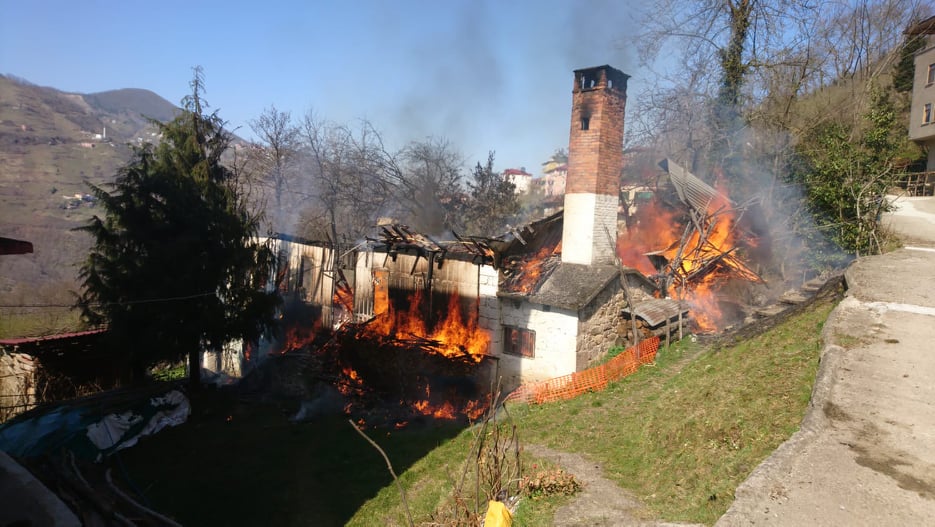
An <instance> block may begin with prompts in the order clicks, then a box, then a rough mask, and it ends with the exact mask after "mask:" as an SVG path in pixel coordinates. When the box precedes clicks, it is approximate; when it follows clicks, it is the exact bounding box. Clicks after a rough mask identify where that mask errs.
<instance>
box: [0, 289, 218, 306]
mask: <svg viewBox="0 0 935 527" xmlns="http://www.w3.org/2000/svg"><path fill="white" fill-rule="evenodd" d="M216 295H217V293H196V294H193V295H184V296H170V297H162V298H147V299H142V300H124V301H122V302H87V303H85V304H0V308H3V309H17V308H73V307H80V306H81V305H86V306H128V305H134V304H152V303H156V302H175V301H179V300H191V299H194V298H203V297H206V296H216Z"/></svg>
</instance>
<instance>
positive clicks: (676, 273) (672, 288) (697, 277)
mask: <svg viewBox="0 0 935 527" xmlns="http://www.w3.org/2000/svg"><path fill="white" fill-rule="evenodd" d="M717 190H718V195H717V196H716V197H715V198H714V199H713V200H712V202H711V203H710V204H708V208H707V211H706V212H707V214H706V215H705V217H704V218H701V219H700V222H699V226H700V227H701V228H702V229H704V235H703V233H702V232H701V231H699V230H698V228H691V227H694V226H695V224H689V225H688V227H689V228H688V229H686V225H684V224H683V223H682V222H680V221H679V215H678V214H677V213H676V211H673V210H666V209H664V208H663V207H661V206H660V205H658V204H657V202H655V201H653V202H651V203H647V204H645V205H643V206H642V207H641V208H640V210H639V213H638V223H636V224H635V225H633V226H631V228H628V231H627V232H626V233H625V234H623V235H621V236H620V237H619V238H618V241H617V255H618V256H619V257H620V260H621V262H623V263H624V265H627V266H629V267H633V268H635V269H637V270H639V271H641V272H642V273H644V274H649V275H652V274H658V273H659V272H660V270H658V269H656V268H654V266H653V265H652V263H651V261H650V260H649V258H648V257H647V256H646V254H647V253H656V254H661V255H662V256H664V257H665V259H666V261H668V265H667V268H666V269H664V270H663V273H664V274H668V275H670V276H672V277H673V278H674V282H673V283H672V284H670V285H669V288H668V291H666V294H667V296H669V297H672V298H681V299H683V300H685V301H686V302H688V304H689V305H690V306H691V308H692V314H693V317H694V321H695V324H696V325H697V326H698V327H699V329H700V330H702V331H716V330H717V329H719V328H721V327H723V325H724V323H725V322H726V321H725V320H724V315H723V313H722V312H721V309H720V305H719V303H718V292H719V290H720V288H721V286H723V285H724V283H725V282H726V280H727V279H729V278H730V277H739V278H744V279H747V280H758V279H759V277H757V276H756V274H755V273H753V272H752V271H750V270H749V269H748V268H747V267H746V265H744V264H743V262H742V261H740V260H739V259H738V258H737V257H736V256H735V255H734V251H735V249H736V242H737V240H736V239H735V230H734V224H735V222H736V215H735V211H734V209H733V208H732V207H731V205H730V200H729V199H728V197H727V193H726V192H725V191H724V190H723V189H722V188H718V189H717ZM686 235H687V236H688V237H687V238H685V236H686ZM683 239H684V241H683ZM715 264H716V265H715Z"/></svg>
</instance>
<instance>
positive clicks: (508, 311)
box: [244, 65, 686, 416]
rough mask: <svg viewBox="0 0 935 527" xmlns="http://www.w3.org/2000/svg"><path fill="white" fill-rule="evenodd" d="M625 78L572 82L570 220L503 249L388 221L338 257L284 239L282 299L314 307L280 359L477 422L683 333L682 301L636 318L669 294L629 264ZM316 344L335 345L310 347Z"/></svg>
mask: <svg viewBox="0 0 935 527" xmlns="http://www.w3.org/2000/svg"><path fill="white" fill-rule="evenodd" d="M627 79H628V76H627V75H626V74H624V73H623V72H621V71H619V70H617V69H615V68H612V67H610V66H606V65H605V66H598V67H593V68H586V69H581V70H576V71H575V72H574V85H573V89H572V111H571V127H570V137H569V148H568V156H569V157H568V172H567V181H566V190H565V197H564V200H565V201H564V210H563V211H560V212H558V213H555V214H553V215H551V216H549V217H547V218H544V219H541V220H539V221H536V222H533V223H531V224H529V225H526V226H524V227H522V228H519V229H514V230H513V231H512V232H510V233H508V234H506V235H504V236H502V237H499V238H458V239H456V240H449V241H439V240H435V239H432V238H431V237H429V236H426V235H424V234H421V233H416V232H413V231H411V230H409V229H408V228H406V227H405V226H401V225H385V226H383V227H381V234H380V236H379V237H378V238H374V239H372V240H369V243H366V244H361V245H359V246H358V247H356V248H354V249H352V250H348V251H344V252H343V253H340V254H338V253H336V252H335V251H334V249H333V248H332V247H331V246H330V245H329V244H327V243H313V242H309V241H307V240H299V239H296V238H290V237H285V236H280V237H278V238H277V239H276V240H274V242H275V245H276V249H277V251H278V252H279V254H280V260H281V262H282V263H283V268H282V271H281V273H280V276H279V277H277V278H278V283H279V284H280V286H279V287H280V290H281V292H282V293H283V296H284V298H285V299H286V304H287V306H288V305H289V304H290V303H294V304H298V305H301V306H306V309H305V310H304V311H303V310H299V311H298V312H301V313H303V314H301V315H299V316H296V315H295V314H294V313H295V312H296V311H293V314H288V313H287V314H286V315H285V316H286V317H287V318H289V317H291V320H288V321H287V324H286V326H287V330H286V333H285V335H284V336H283V338H282V342H281V343H280V344H279V347H278V349H276V350H274V352H275V353H274V354H276V355H281V356H288V355H295V356H296V357H299V356H305V357H308V358H307V359H303V364H308V363H313V364H314V365H315V368H316V369H315V371H316V372H317V373H316V374H315V375H316V378H317V379H319V380H321V381H327V382H329V383H331V384H332V385H334V386H337V389H338V390H339V391H340V392H341V394H342V395H344V396H345V397H348V398H350V399H352V400H364V399H368V398H373V397H377V398H380V399H381V400H397V401H399V404H400V405H401V406H402V407H406V408H409V409H417V410H418V411H419V412H421V413H422V415H433V416H448V415H450V414H451V413H455V414H460V415H468V416H475V415H479V411H483V408H484V407H485V406H486V404H487V403H484V404H480V405H479V404H478V401H479V400H481V399H483V398H484V397H486V395H487V394H489V393H490V392H491V390H492V388H493V387H494V386H495V385H496V383H499V384H500V386H501V388H502V390H504V391H509V390H511V389H512V388H515V387H516V386H518V385H520V384H523V383H529V382H536V381H541V380H546V379H550V378H554V377H559V376H563V375H567V374H570V373H574V372H578V371H581V370H584V369H586V368H588V367H590V366H592V365H593V364H594V363H595V361H597V360H598V359H599V358H601V356H602V355H603V354H604V353H605V352H606V351H608V350H609V349H610V348H611V347H613V346H615V345H621V344H626V343H627V342H626V339H627V338H628V337H629V338H639V337H640V336H641V335H648V334H652V333H653V332H654V331H656V329H657V328H654V327H653V326H654V325H656V326H658V325H659V324H665V325H666V327H668V325H669V323H670V322H672V321H675V320H678V321H679V322H681V320H682V318H683V317H684V316H686V313H685V310H684V309H682V308H681V307H680V304H679V303H678V302H675V301H672V300H660V299H655V301H654V302H655V303H653V304H652V305H651V307H649V308H647V309H643V310H642V311H640V310H637V309H632V308H631V307H632V306H636V305H638V304H639V303H640V302H643V301H646V300H649V299H651V298H652V297H653V294H654V293H658V292H659V288H658V286H657V284H655V283H653V282H652V281H650V280H649V279H648V278H647V277H646V276H645V275H644V274H643V273H641V272H639V271H637V270H636V269H631V268H628V267H624V266H621V265H620V264H619V261H618V252H617V241H618V233H617V225H618V208H619V194H620V175H621V171H622V168H623V132H624V109H625V106H626V88H627ZM637 318H640V319H641V322H642V325H641V326H639V327H638V326H637V324H636V319H637ZM630 319H632V320H630ZM631 323H632V324H631ZM319 334H328V335H330V336H329V337H327V338H325V339H324V340H323V341H320V342H318V344H316V345H315V346H314V351H312V352H308V351H303V350H308V349H309V345H308V344H309V343H310V342H312V341H313V340H314V339H316V338H317V335H319ZM265 353H268V351H264V354H265ZM244 359H245V360H247V361H248V362H249V361H250V360H252V359H251V356H250V354H249V353H245V356H244ZM345 411H347V408H345ZM397 415H398V413H397Z"/></svg>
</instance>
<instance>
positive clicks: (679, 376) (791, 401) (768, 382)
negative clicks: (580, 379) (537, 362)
mask: <svg viewBox="0 0 935 527" xmlns="http://www.w3.org/2000/svg"><path fill="white" fill-rule="evenodd" d="M832 307H833V302H832V301H823V302H818V303H816V304H814V305H812V306H811V307H809V308H808V309H807V310H805V311H804V312H802V313H801V314H798V315H796V316H794V317H791V318H790V319H789V320H787V321H786V322H784V323H782V324H780V325H779V326H777V327H775V328H773V329H772V330H770V331H768V332H766V333H764V334H762V335H759V336H757V337H754V338H752V339H749V340H747V341H744V342H741V343H739V344H737V345H731V346H729V347H722V348H713V347H709V349H702V348H700V347H699V345H697V344H692V343H691V342H690V341H688V340H686V341H683V342H682V343H678V344H675V345H673V346H672V347H671V348H670V349H668V350H660V352H659V354H658V355H657V362H656V364H655V365H650V366H646V367H644V368H641V369H640V371H638V372H637V373H636V374H634V375H632V376H630V377H628V378H626V379H624V380H622V381H620V382H617V383H613V384H611V385H610V386H609V387H608V389H607V390H605V391H603V392H599V393H592V394H588V395H585V396H582V397H579V398H577V399H574V400H571V401H565V402H559V403H551V404H545V405H541V406H526V405H517V406H510V407H509V408H508V411H509V415H510V420H508V421H506V422H507V423H509V424H515V425H516V426H517V430H518V434H519V439H520V443H521V444H523V443H527V444H541V445H545V446H549V447H551V448H553V449H557V450H562V451H568V452H578V453H582V454H584V455H586V456H588V457H591V458H593V459H594V460H596V461H598V462H600V463H601V464H602V465H603V467H604V471H605V477H607V478H609V479H612V480H614V481H616V482H617V483H618V484H619V485H620V486H621V487H624V488H626V489H629V490H631V491H632V492H633V493H635V494H636V496H637V497H638V498H640V499H641V500H642V501H643V502H644V503H645V504H646V505H647V506H648V508H649V512H650V513H651V514H652V515H654V516H655V517H657V518H661V519H665V520H670V521H676V520H678V521H694V522H701V523H706V524H711V523H713V522H714V521H715V520H716V519H717V518H718V517H720V515H721V514H723V512H724V511H725V510H727V508H728V507H729V506H730V503H731V501H732V500H733V492H734V489H735V488H736V487H737V485H738V484H739V483H741V482H742V481H743V480H744V479H745V478H746V477H747V475H748V474H749V473H750V471H751V470H753V468H754V467H756V466H757V465H758V464H759V463H760V462H761V461H762V460H763V459H764V458H765V457H767V456H768V455H769V454H770V453H771V452H772V451H773V450H774V449H775V448H776V447H777V446H778V445H779V444H780V443H782V442H783V441H784V440H786V439H787V438H788V437H789V436H790V435H791V434H792V433H793V432H795V430H796V429H797V428H798V426H799V423H800V422H801V419H802V416H803V415H804V412H805V409H806V406H807V404H808V400H809V396H810V393H811V387H812V384H813V381H814V376H815V372H816V369H817V366H818V354H819V349H820V342H819V335H820V333H821V327H822V325H823V323H824V321H825V320H826V318H827V316H828V313H829V312H830V310H831V308H832ZM209 403H210V404H207V405H202V407H203V408H207V409H208V410H201V411H198V412H196V413H195V414H194V415H193V416H192V418H191V420H190V422H189V423H186V424H185V425H183V426H181V427H179V428H177V429H173V430H168V431H164V432H162V433H160V434H158V435H157V436H155V437H153V438H150V439H149V440H147V441H144V442H142V443H141V444H140V445H139V446H138V447H135V448H133V449H130V450H129V451H126V452H125V453H123V454H122V460H123V462H124V464H125V466H126V468H127V473H128V474H129V475H130V478H131V479H132V481H133V483H134V484H135V486H137V487H138V488H139V489H141V490H142V491H143V492H144V494H145V495H146V496H147V498H148V499H149V501H150V503H151V505H152V506H153V507H155V508H156V509H158V510H160V511H163V512H165V513H167V514H170V515H172V516H173V517H175V518H177V519H178V520H179V521H181V522H182V523H183V524H186V525H231V526H235V525H257V524H261V525H324V526H327V525H344V524H349V525H359V526H370V525H373V526H381V527H382V526H385V525H406V524H407V520H406V513H405V510H404V508H403V506H402V504H401V499H400V494H399V491H398V489H397V487H396V486H395V485H394V484H393V481H392V478H391V476H390V475H389V473H388V471H387V469H386V465H385V463H384V461H383V459H382V458H381V457H380V455H379V453H378V452H377V451H376V450H375V449H373V447H371V446H370V445H368V444H367V443H366V442H365V441H364V440H363V439H362V438H361V437H359V436H358V435H357V434H356V432H354V430H353V429H352V428H351V427H350V425H349V424H348V423H347V421H346V420H344V419H343V418H335V419H332V420H323V421H318V422H314V423H307V424H291V423H289V422H288V420H287V412H286V411H284V410H283V409H280V408H278V407H276V406H274V405H256V404H253V405H245V404H240V403H234V402H230V401H217V400H215V401H209ZM367 432H368V434H369V435H370V437H372V438H373V439H374V440H376V441H377V443H378V444H380V446H381V447H382V448H383V449H384V450H385V451H386V453H387V455H388V456H389V458H390V459H391V461H392V463H393V467H394V469H395V471H396V473H397V474H398V475H399V476H400V481H401V483H402V484H403V486H404V487H405V488H406V489H407V490H406V496H407V500H408V503H409V507H410V509H411V511H412V514H413V517H414V519H415V521H416V523H417V524H418V523H419V522H420V521H425V520H426V519H427V518H428V517H429V515H430V514H431V513H432V511H433V510H435V509H436V507H438V506H439V505H440V504H442V503H444V502H445V500H446V499H447V497H448V496H449V494H450V492H451V489H452V487H453V482H454V481H456V480H457V478H458V476H459V475H460V474H461V468H462V466H464V463H466V462H468V461H467V460H468V452H469V451H470V448H471V444H472V441H473V439H474V434H477V433H478V428H467V429H465V428H464V427H463V426H461V427H458V426H454V425H436V424H431V423H429V424H425V425H422V426H416V427H411V428H409V429H405V430H400V431H395V430H393V431H387V430H368V431H367ZM471 463H473V461H471ZM533 463H535V464H537V465H540V467H541V466H544V465H547V463H543V462H542V460H536V459H532V458H528V457H527V458H525V461H524V466H526V467H531V466H532V464H533ZM469 466H470V465H469ZM116 472H117V473H120V470H119V467H118V469H117V471H116ZM527 472H528V470H527ZM568 499H569V498H568V497H564V496H562V497H546V498H541V499H528V498H527V499H524V500H523V501H522V502H521V503H520V507H519V510H518V511H517V515H516V517H515V520H516V521H515V522H514V525H549V524H550V523H551V519H552V515H553V514H554V511H555V510H556V508H557V507H559V506H560V505H562V504H563V503H565V502H567V500H568Z"/></svg>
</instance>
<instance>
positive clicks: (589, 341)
mask: <svg viewBox="0 0 935 527" xmlns="http://www.w3.org/2000/svg"><path fill="white" fill-rule="evenodd" d="M629 293H630V296H632V297H633V301H634V302H639V301H641V300H644V299H647V298H651V297H652V291H651V290H650V289H649V288H647V287H639V286H638V285H636V284H630V285H629ZM626 307H627V295H626V291H624V289H623V287H622V286H621V284H620V282H619V281H616V280H615V281H614V282H612V283H611V284H610V285H608V286H607V287H606V288H605V289H604V291H601V293H600V294H598V295H597V296H596V297H595V298H594V300H592V301H591V303H590V304H588V305H587V306H586V307H585V308H584V309H582V310H581V314H580V316H579V322H578V338H577V346H576V349H577V355H576V371H581V370H584V369H587V368H590V367H591V366H593V365H594V364H595V363H596V362H597V361H599V360H600V359H601V358H602V357H603V356H604V355H605V354H606V353H607V352H608V351H610V348H613V347H614V346H622V345H624V344H625V338H624V335H621V334H620V329H619V328H620V321H621V320H622V319H623V317H622V315H621V313H622V312H623V309H624V308H626Z"/></svg>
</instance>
